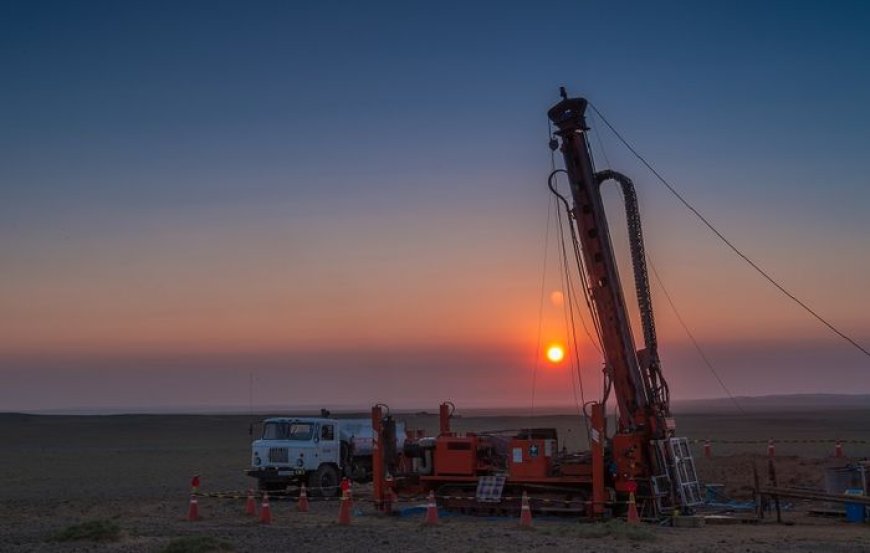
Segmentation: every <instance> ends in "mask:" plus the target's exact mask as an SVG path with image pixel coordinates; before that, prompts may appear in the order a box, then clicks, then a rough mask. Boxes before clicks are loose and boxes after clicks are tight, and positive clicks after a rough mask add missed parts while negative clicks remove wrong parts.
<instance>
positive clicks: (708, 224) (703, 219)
mask: <svg viewBox="0 0 870 553" xmlns="http://www.w3.org/2000/svg"><path fill="white" fill-rule="evenodd" d="M589 106H590V107H591V108H592V109H593V110H594V111H595V113H596V115H598V117H599V118H601V120H602V121H603V122H604V124H605V125H607V127H608V128H609V129H610V130H611V132H613V134H614V135H616V138H618V139H619V141H620V142H622V144H623V145H624V146H625V147H626V148H628V150H629V151H630V152H631V153H632V154H634V156H635V157H636V158H637V159H638V160H640V162H641V163H643V165H644V166H646V168H647V169H649V171H650V172H651V173H652V174H653V175H655V177H656V178H657V179H658V180H659V182H661V183H662V184H663V185H665V188H667V189H668V191H670V193H671V194H673V195H674V197H676V198H677V200H679V201H680V203H682V204H683V205H684V206H685V207H686V208H687V209H688V210H689V211H691V212H692V213H694V214H695V216H696V217H697V218H698V219H700V221H701V222H702V223H704V225H705V226H706V227H707V228H708V229H710V231H712V232H713V234H715V235H716V236H717V237H718V238H719V239H720V240H721V241H722V242H724V243H725V245H727V246H728V247H729V248H730V249H731V251H733V252H734V253H735V254H737V256H739V257H740V258H741V259H743V261H745V262H746V263H748V264H749V266H750V267H752V268H753V269H755V271H756V272H757V273H758V274H760V275H761V276H762V277H764V278H765V280H767V281H768V282H769V283H770V284H772V285H773V286H774V287H776V289H777V290H779V291H780V292H782V293H783V294H784V295H785V296H786V297H788V298H789V299H791V300H792V301H793V302H794V303H796V304H798V305H799V306H800V307H802V308H803V309H804V311H806V312H807V313H809V314H810V315H812V316H813V317H815V318H816V320H818V321H819V322H821V323H822V324H823V325H825V326H826V327H828V329H830V330H831V332H833V333H834V334H836V335H838V336H839V337H840V338H842V339H843V340H845V341H847V342H848V343H849V344H851V345H852V346H854V347H855V348H857V349H858V350H860V351H861V352H862V353H863V354H864V355H866V356H867V357H870V351H868V350H867V349H865V348H864V347H863V346H861V344H859V343H858V342H856V341H855V340H854V339H852V338H851V337H849V336H848V335H846V334H845V333H844V332H842V331H841V330H839V329H838V328H837V327H835V326H834V325H833V324H832V323H830V322H828V321H827V320H826V319H825V318H824V317H822V316H821V315H819V314H818V313H816V312H815V311H813V309H812V308H810V307H809V306H808V305H807V304H805V303H804V302H802V301H801V300H800V299H798V298H797V297H796V296H795V295H794V294H792V293H791V292H789V291H788V290H786V289H785V288H784V287H783V286H782V285H781V284H780V283H779V282H777V281H776V280H775V279H774V278H773V277H772V276H770V275H769V274H768V273H767V272H766V271H765V270H764V269H762V268H761V267H759V266H758V265H757V264H756V263H755V262H754V261H752V260H751V259H750V258H749V257H748V256H747V255H746V254H744V253H743V252H742V251H741V250H740V249H739V248H737V246H735V245H734V244H733V243H731V241H730V240H728V239H727V238H726V237H725V235H723V234H722V233H721V232H720V231H719V230H718V229H717V228H716V227H714V226H713V224H712V223H711V222H710V221H708V220H707V218H706V217H704V216H703V215H701V213H700V212H699V211H698V210H697V209H695V207H694V206H692V204H690V203H689V202H688V201H687V200H686V199H685V198H683V196H682V195H681V194H680V193H679V192H678V191H677V190H676V188H674V187H673V186H672V185H671V183H670V182H668V181H667V179H665V178H664V177H663V176H662V175H661V174H659V172H658V171H656V170H655V168H654V167H653V166H652V165H650V163H649V162H648V161H647V160H646V159H645V158H644V157H643V156H642V155H640V154H639V153H638V151H637V150H635V149H634V148H633V147H632V145H631V144H629V143H628V141H627V140H626V139H625V138H623V137H622V135H621V134H620V133H619V131H617V130H616V129H615V128H614V127H613V125H611V124H610V121H608V120H607V118H606V117H604V115H602V114H601V112H600V111H598V108H597V107H595V105H594V104H593V103H592V102H589Z"/></svg>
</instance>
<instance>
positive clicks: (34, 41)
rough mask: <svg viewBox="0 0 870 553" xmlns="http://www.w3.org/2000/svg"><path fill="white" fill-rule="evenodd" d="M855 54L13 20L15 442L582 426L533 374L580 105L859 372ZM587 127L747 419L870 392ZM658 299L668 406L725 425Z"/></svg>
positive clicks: (76, 17) (864, 377)
mask: <svg viewBox="0 0 870 553" xmlns="http://www.w3.org/2000/svg"><path fill="white" fill-rule="evenodd" d="M867 28H870V7H868V6H867V5H865V4H864V3H861V2H834V3H821V2H765V3H761V4H759V3H756V2H728V3H718V4H713V3H697V2H657V3H655V4H651V3H648V2H626V3H619V4H616V3H613V2H579V1H575V2H524V3H519V2H518V3H512V2H449V1H448V2H427V3H424V2H367V3H363V2H316V3H301V2H257V3H247V2H211V1H210V2H205V1H203V2H196V1H190V2H97V1H93V2H75V3H71V2H42V1H28V2H17V1H7V2H3V3H2V5H0V67H2V71H3V86H2V87H0V266H2V278H0V379H2V382H3V386H2V387H0V411H10V410H18V411H20V410H40V409H58V408H89V409H100V408H120V409H122V410H123V409H137V408H148V409H188V408H201V407H227V406H232V407H239V408H242V407H248V406H249V405H250V404H251V403H252V402H253V404H254V405H257V406H259V405H269V406H274V405H286V406H287V407H288V408H292V407H293V406H294V405H302V404H305V405H324V406H341V405H354V406H365V405H370V404H373V403H376V402H385V403H388V404H390V405H393V406H404V407H418V406H419V407H434V406H436V405H437V404H438V403H440V402H441V401H443V400H447V399H450V400H453V401H454V402H456V403H457V405H460V406H462V405H467V406H474V407H481V406H516V407H526V406H530V405H535V404H538V405H545V404H560V405H563V404H564V405H574V404H575V403H576V402H577V401H578V400H577V396H576V395H575V393H576V392H579V390H576V389H575V388H574V382H575V378H574V377H573V376H572V375H573V372H572V370H571V368H570V365H569V364H568V363H562V364H557V365H553V364H550V363H547V362H546V361H544V360H543V355H542V351H543V349H544V348H545V346H547V345H548V344H550V343H555V342H560V343H564V344H569V342H568V340H567V339H566V334H565V325H564V314H563V312H562V311H561V310H560V307H559V306H558V305H555V304H554V302H552V301H550V299H549V296H550V295H551V294H552V292H555V291H558V290H559V289H560V277H559V274H560V273H559V271H560V269H559V266H558V263H557V251H558V250H557V245H556V241H555V234H556V233H555V226H554V225H555V219H553V218H552V217H551V210H552V205H553V204H552V197H551V196H550V194H549V192H548V191H547V188H546V177H547V175H548V173H549V171H550V169H551V163H552V159H551V153H550V151H549V149H548V147H547V142H548V139H549V135H548V130H547V126H546V125H547V121H546V112H547V109H549V107H550V106H551V105H553V104H554V103H555V102H557V101H558V99H559V98H558V87H559V86H566V87H567V88H568V91H569V93H571V94H572V95H582V96H584V97H587V98H589V99H590V100H591V101H592V102H593V103H594V105H595V106H596V107H597V108H598V109H599V110H600V111H601V112H602V113H603V114H604V115H605V116H606V117H607V118H608V120H609V121H610V122H611V123H612V124H613V125H614V127H616V128H617V130H619V131H620V133H622V134H623V135H624V136H625V137H626V138H627V139H628V140H629V141H630V142H631V143H632V144H633V146H635V147H636V149H637V150H638V151H640V152H641V153H642V154H643V155H644V156H645V157H646V158H647V159H648V160H649V161H650V162H651V163H652V164H653V165H654V166H655V167H656V168H657V169H658V170H659V171H660V172H661V173H662V174H663V175H665V176H666V177H667V178H668V179H669V180H670V181H671V182H672V183H673V184H674V185H675V186H676V187H677V188H678V189H679V190H680V192H681V193H682V194H683V195H684V196H685V197H686V198H687V199H688V200H689V201H690V202H691V203H692V204H693V205H695V207H697V208H698V209H699V210H700V211H701V212H702V213H703V214H704V215H705V216H706V217H708V219H709V220H710V221H712V222H713V224H714V225H716V227H717V228H719V230H720V231H722V232H723V234H725V235H726V236H727V237H728V238H729V239H730V240H731V241H732V242H733V243H734V244H736V245H737V246H738V247H739V248H741V249H742V250H743V251H744V252H745V253H746V254H747V255H748V256H749V257H750V258H752V259H753V260H754V261H756V262H757V263H759V264H760V265H761V266H762V267H764V268H765V269H766V270H767V271H769V272H770V274H772V275H773V276H774V277H775V278H776V279H777V280H778V281H780V282H781V283H782V284H783V285H784V286H785V287H786V288H787V289H788V290H789V291H791V292H792V293H794V294H795V295H796V296H798V297H799V298H801V300H802V301H804V302H805V303H807V304H808V305H810V306H812V307H813V308H814V309H816V310H817V311H818V312H819V313H821V314H822V315H823V316H824V317H825V318H826V319H828V320H829V321H831V322H832V323H833V324H835V325H836V326H837V327H838V328H839V329H841V330H842V331H843V332H845V333H846V334H848V335H850V336H852V337H853V338H854V339H855V340H856V341H858V342H859V343H861V344H863V345H864V347H870V310H868V309H867V307H868V305H870V287H868V285H867V283H868V282H870V248H868V239H870V218H868V217H867V215H866V213H867V212H868V207H870V186H868V184H870V182H868V180H870V177H868V176H867V175H868V174H870V173H868V170H867V159H868V157H870V156H868V144H870V104H868V102H867V99H868V98H870V35H868V34H867V33H866V29H867ZM590 122H591V127H592V129H591V131H590V141H591V144H592V149H593V155H594V157H595V160H596V165H597V167H598V168H613V169H616V170H618V171H621V172H623V173H626V174H628V175H629V176H630V177H631V178H632V179H633V180H634V181H635V184H636V186H637V189H638V195H639V198H640V208H641V214H642V218H643V223H644V232H645V238H646V243H647V248H648V252H649V255H650V259H651V261H652V262H653V264H654V265H655V267H656V269H657V272H658V274H659V275H660V276H661V281H662V283H663V284H664V286H665V288H666V289H667V291H668V292H669V293H670V295H671V298H672V299H673V301H674V303H675V305H676V306H677V308H678V309H679V313H680V316H681V317H682V318H683V320H684V321H685V322H686V324H687V326H688V327H689V329H690V331H691V332H692V333H693V335H694V336H695V338H696V339H697V341H698V343H699V344H700V345H701V347H702V349H703V350H704V352H705V353H706V355H707V357H708V358H709V359H710V360H711V362H712V364H713V366H714V368H715V370H716V371H717V372H718V374H719V376H720V377H721V379H722V380H723V382H724V383H725V384H726V386H727V388H728V389H729V391H730V392H731V393H734V394H737V395H765V394H779V393H813V392H828V393H870V359H868V358H867V357H866V356H864V355H863V354H861V353H860V352H859V351H857V350H856V349H855V348H852V347H850V346H849V345H848V344H846V343H845V342H844V341H842V340H841V339H839V338H837V337H836V336H835V335H833V334H832V333H831V332H830V331H828V330H827V329H826V328H824V327H823V326H822V325H821V324H820V323H818V321H815V320H814V319H812V318H811V317H809V316H808V315H807V314H806V313H805V312H803V311H802V310H801V309H800V308H799V307H797V306H795V305H794V304H793V303H791V302H790V301H789V300H787V299H786V298H785V297H784V296H782V295H781V294H780V293H779V292H777V291H776V290H775V289H774V288H772V287H771V286H770V285H769V284H768V283H766V282H765V281H764V280H763V279H762V278H761V277H760V276H759V275H758V274H757V273H754V272H753V271H752V270H751V269H750V268H749V267H747V265H746V264H745V263H744V262H742V261H741V260H740V259H739V258H737V257H736V256H735V255H734V254H733V253H732V252H730V251H729V250H728V249H727V248H726V247H724V246H723V244H722V243H721V242H720V241H718V240H717V239H716V238H715V237H714V236H713V235H712V234H711V233H710V232H709V231H708V230H707V229H706V228H705V227H704V226H703V225H702V224H701V223H700V222H699V221H698V220H697V219H696V218H694V216H693V215H692V214H691V213H690V212H688V211H687V210H686V209H685V208H684V207H682V206H681V205H680V204H679V203H678V202H677V201H676V200H675V199H674V198H673V196H671V195H670V194H669V193H668V192H667V190H666V189H665V188H664V187H663V186H662V185H661V184H660V183H658V182H657V181H656V180H655V179H654V178H653V177H652V175H651V174H650V173H649V172H648V171H647V170H646V169H645V168H644V167H643V166H642V165H641V164H640V163H639V162H638V160H637V159H635V158H634V157H633V156H632V155H631V154H630V153H629V152H628V151H627V150H626V149H625V148H624V147H622V146H621V145H620V144H619V142H618V141H617V140H616V139H615V137H614V136H613V134H611V133H610V132H609V131H608V130H607V128H606V127H605V126H604V125H603V124H602V122H601V121H600V120H599V119H598V118H596V117H592V118H591V119H590ZM555 162H556V163H557V165H558V164H559V163H561V160H559V159H558V157H557V158H556V159H555ZM605 200H606V203H607V205H608V212H609V214H610V215H611V229H612V232H613V241H614V245H615V247H616V249H617V250H618V251H619V256H620V261H621V265H622V270H623V271H628V270H629V268H628V266H627V265H626V264H625V263H626V260H627V251H628V248H627V241H626V238H625V231H624V230H623V225H624V217H622V216H621V215H620V213H619V212H620V209H621V208H620V201H621V200H620V197H619V195H618V192H617V191H616V190H615V188H607V189H605ZM623 275H624V276H623V282H625V283H628V284H630V282H631V279H630V276H629V275H630V273H625V272H623ZM629 287H630V286H629ZM542 292H543V293H542ZM653 296H654V306H655V309H656V316H657V325H658V329H659V334H660V341H661V356H662V361H663V367H664V372H665V376H666V377H667V378H668V380H669V382H670V385H671V389H672V394H673V396H674V397H675V398H678V399H680V398H682V399H689V398H704V397H719V396H722V395H724V394H725V393H726V392H725V391H724V390H723V389H722V387H721V386H720V385H719V384H718V383H717V381H716V380H715V378H714V376H713V375H712V374H711V372H710V371H709V369H708V368H707V367H706V366H705V365H704V363H703V361H702V359H701V358H700V357H699V355H698V353H697V352H696V351H695V349H694V346H693V345H692V343H691V341H690V340H689V339H688V338H687V335H686V333H685V331H684V329H683V328H682V326H681V325H680V324H679V321H678V319H677V317H676V316H675V314H674V312H673V311H672V310H671V308H670V306H669V305H668V303H667V302H666V300H665V299H664V295H663V292H662V289H661V286H660V285H659V284H658V283H657V282H656V281H655V280H654V281H653ZM635 315H636V313H635V312H632V316H633V317H634V320H633V322H634V323H635V326H636V322H637V321H636V316H635ZM636 335H637V336H639V333H636ZM573 350H574V348H573V344H571V347H569V354H570V355H569V357H571V358H573V354H574V351H573ZM577 353H578V354H579V358H580V372H581V375H583V380H584V391H583V395H584V397H585V398H586V399H589V398H594V397H597V395H599V394H600V391H599V388H600V385H601V384H600V381H601V379H600V373H601V358H600V355H599V354H598V353H597V352H596V351H595V350H594V348H593V347H592V345H591V343H590V342H589V340H588V338H587V337H586V336H585V334H583V333H580V334H579V336H578V345H577ZM251 383H253V384H251ZM572 389H573V391H574V393H572Z"/></svg>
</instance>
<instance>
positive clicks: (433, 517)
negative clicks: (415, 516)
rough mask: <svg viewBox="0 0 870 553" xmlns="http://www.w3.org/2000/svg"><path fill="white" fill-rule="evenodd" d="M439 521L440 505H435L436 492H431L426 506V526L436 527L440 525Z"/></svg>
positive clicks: (424, 521)
mask: <svg viewBox="0 0 870 553" xmlns="http://www.w3.org/2000/svg"><path fill="white" fill-rule="evenodd" d="M439 522H440V521H439V520H438V505H437V504H436V503H435V492H434V491H430V492H429V500H428V502H427V505H426V518H424V519H423V524H424V525H425V526H435V525H437V524H439Z"/></svg>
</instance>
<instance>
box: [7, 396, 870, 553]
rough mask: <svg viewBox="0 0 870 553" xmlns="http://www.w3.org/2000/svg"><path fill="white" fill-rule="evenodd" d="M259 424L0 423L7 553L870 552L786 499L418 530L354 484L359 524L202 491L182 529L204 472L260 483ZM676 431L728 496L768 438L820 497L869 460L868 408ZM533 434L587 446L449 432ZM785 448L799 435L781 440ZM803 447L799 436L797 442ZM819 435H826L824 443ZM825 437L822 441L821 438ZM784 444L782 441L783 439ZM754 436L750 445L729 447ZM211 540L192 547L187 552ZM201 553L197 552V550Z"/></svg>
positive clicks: (458, 424)
mask: <svg viewBox="0 0 870 553" xmlns="http://www.w3.org/2000/svg"><path fill="white" fill-rule="evenodd" d="M261 418H263V417H262V416H260V415H257V416H253V417H252V416H249V415H114V416H69V415H23V414H3V415H0V436H2V438H3V439H2V447H0V468H2V470H0V497H2V503H0V551H3V552H6V551H9V552H18V551H20V552H43V551H45V552H79V551H82V552H84V551H93V552H103V551H106V552H109V551H115V552H160V551H175V550H177V551H183V549H174V550H173V549H167V548H168V547H173V544H176V545H177V544H178V542H177V540H178V538H184V537H194V538H201V537H207V538H213V540H214V541H213V542H211V543H218V544H221V546H222V547H224V548H225V549H226V550H232V551H238V552H248V551H250V552H271V551H275V552H283V551H286V552H291V551H293V552H296V551H300V552H315V551H331V552H342V551H347V552H366V553H373V552H376V551H383V552H394V551H395V552H399V551H409V552H412V551H431V552H436V551H438V552H441V551H444V552H464V551H469V552H471V551H473V552H499V551H504V552H526V551H564V552H569V551H570V552H577V551H590V552H591V551H595V552H598V553H605V552H616V551H637V552H648V553H653V552H667V551H673V552H687V553H688V552H720V551H721V552H735V553H736V552H740V553H766V552H782V551H800V552H833V553H839V552H843V553H845V552H850V553H851V552H859V551H870V525H867V524H854V523H852V524H850V523H847V522H845V521H844V519H838V518H831V517H818V516H810V515H809V514H808V511H809V510H810V509H811V508H813V507H814V505H812V504H809V503H805V502H801V501H791V500H789V501H784V505H785V506H786V510H785V512H784V519H785V522H786V523H787V524H777V523H776V522H775V521H774V518H773V517H771V516H768V517H766V518H765V519H764V520H763V521H761V522H759V523H754V524H738V525H706V526H705V527H703V528H671V527H666V526H659V525H654V524H644V525H643V526H642V527H641V528H642V529H641V531H640V532H637V533H632V532H623V530H624V528H622V527H621V526H619V525H616V526H612V527H608V528H606V529H605V531H598V530H597V529H596V525H593V524H589V523H582V522H578V521H577V520H574V519H572V518H570V517H538V518H536V519H535V521H534V525H535V526H534V529H532V530H524V529H520V528H518V527H517V521H516V520H515V519H513V518H511V517H481V516H467V515H458V514H449V515H448V516H445V517H443V518H442V523H441V524H440V525H439V526H436V527H424V526H423V525H422V524H421V521H422V514H419V513H414V514H408V515H407V516H401V517H392V518H387V517H384V516H383V515H380V514H378V513H376V512H375V511H374V509H373V508H372V506H371V504H370V503H368V502H366V501H365V499H364V497H365V494H366V490H367V488H366V486H365V485H362V486H358V487H357V492H358V493H359V494H360V500H358V501H357V502H356V503H355V513H354V514H355V516H354V520H353V524H352V525H351V526H349V527H340V526H338V525H336V523H335V521H336V516H337V511H338V507H337V504H336V502H334V501H330V502H313V503H312V508H311V512H309V513H298V512H296V511H295V509H294V504H293V503H292V502H289V501H280V500H279V501H273V503H272V510H273V517H274V521H273V524H272V525H270V526H267V527H266V526H261V525H259V524H258V523H257V522H256V520H253V519H251V518H250V517H246V516H245V515H244V514H243V506H244V499H243V498H241V499H233V498H212V497H202V498H200V499H199V511H200V514H201V516H202V520H200V521H198V522H187V521H185V515H186V513H187V508H188V499H189V492H190V489H189V484H190V479H191V476H192V475H193V474H199V475H201V478H202V491H203V492H220V491H238V492H242V493H243V492H244V491H245V490H247V489H248V488H249V487H250V486H251V485H252V484H253V482H252V481H251V480H250V479H249V478H248V477H246V476H245V475H244V473H243V470H244V469H245V468H246V464H247V463H248V461H249V444H250V440H251V436H250V435H249V428H250V426H251V424H252V422H254V421H256V420H259V419H261ZM397 418H399V419H400V420H405V422H406V424H407V426H408V427H409V428H421V429H424V430H425V431H427V432H430V433H431V432H434V431H435V429H436V428H437V417H436V416H435V415H434V414H431V412H430V413H422V412H417V413H413V414H399V415H398V417H397ZM678 425H679V431H680V432H679V433H680V434H681V435H685V436H687V437H689V438H691V439H694V440H705V439H710V440H712V447H713V456H712V458H711V459H707V458H705V457H704V455H703V452H702V445H701V444H700V443H698V444H696V445H695V446H694V447H695V458H696V463H697V468H698V472H699V474H700V477H701V479H702V481H703V482H705V483H720V484H723V485H724V486H725V490H726V493H727V494H729V495H730V496H731V497H733V498H734V499H744V500H746V499H751V494H752V466H753V464H755V465H756V466H758V467H759V468H760V469H761V470H762V471H764V470H766V467H767V445H766V443H765V442H766V440H768V439H770V438H774V439H776V440H778V443H777V446H776V461H775V462H776V466H777V471H778V478H779V480H780V484H782V485H787V486H797V487H806V488H816V489H823V488H824V484H823V480H824V470H825V468H826V467H829V466H838V465H842V464H845V463H847V462H849V461H851V460H855V459H860V458H865V457H867V456H870V443H856V442H860V441H863V440H868V438H870V432H868V427H870V409H854V408H853V409H840V410H838V409H825V410H819V411H781V412H777V411H767V412H750V413H745V414H735V413H718V414H717V413H704V414H699V413H681V414H678ZM524 426H535V427H546V426H553V427H556V428H558V430H559V433H560V436H562V437H563V439H564V440H565V442H567V443H566V445H567V447H569V448H582V447H585V443H584V442H585V440H584V439H583V438H582V436H583V431H582V423H581V422H580V420H579V419H578V417H577V416H576V415H538V416H535V417H534V418H533V419H532V418H531V416H526V415H512V416H506V415H500V416H495V415H489V416H484V415H479V416H478V415H471V416H460V417H457V418H456V419H454V429H455V430H458V431H469V430H478V431H485V430H496V429H510V428H521V427H524ZM834 438H836V439H841V440H844V441H845V444H844V449H845V454H846V456H847V457H846V458H845V459H836V458H834V457H833V452H834V451H833V445H832V444H831V443H830V442H829V440H831V439H834ZM786 440H789V442H788V443H786ZM792 440H794V441H795V442H791V441H792ZM814 440H822V441H814ZM825 440H828V441H825ZM779 441H781V443H780V442H779ZM733 442H753V443H733ZM89 521H111V522H112V523H113V524H114V525H116V526H117V527H119V528H120V535H119V536H117V539H116V540H114V541H106V542H100V541H88V540H73V541H59V540H57V539H56V538H57V537H58V536H59V534H60V533H61V532H62V531H63V530H64V529H66V528H68V527H70V526H71V525H76V524H80V523H83V522H89ZM197 544H199V545H203V543H201V542H196V541H193V542H188V546H189V547H197V546H198V545H197ZM188 550H190V551H194V550H196V549H188Z"/></svg>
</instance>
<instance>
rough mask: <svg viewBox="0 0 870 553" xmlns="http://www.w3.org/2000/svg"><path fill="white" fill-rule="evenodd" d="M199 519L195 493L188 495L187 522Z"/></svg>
mask: <svg viewBox="0 0 870 553" xmlns="http://www.w3.org/2000/svg"><path fill="white" fill-rule="evenodd" d="M197 520H199V502H197V500H196V496H195V495H191V496H190V503H189V504H188V506H187V522H196V521H197Z"/></svg>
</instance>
